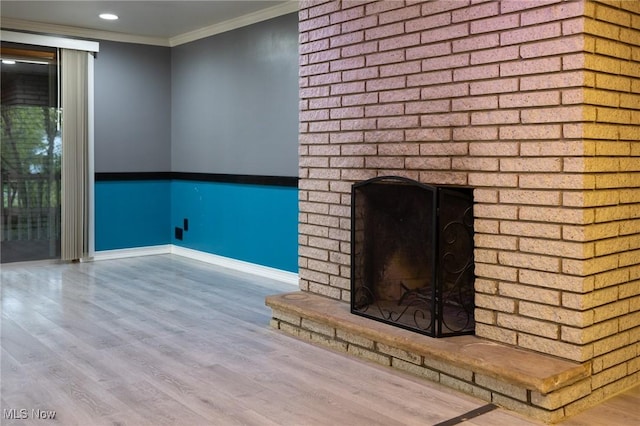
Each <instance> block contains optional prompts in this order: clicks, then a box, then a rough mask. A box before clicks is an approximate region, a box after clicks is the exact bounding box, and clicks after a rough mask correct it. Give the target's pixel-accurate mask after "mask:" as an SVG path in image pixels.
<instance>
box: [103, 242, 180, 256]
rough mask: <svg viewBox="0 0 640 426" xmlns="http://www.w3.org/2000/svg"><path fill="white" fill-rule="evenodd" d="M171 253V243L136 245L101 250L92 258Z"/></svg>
mask: <svg viewBox="0 0 640 426" xmlns="http://www.w3.org/2000/svg"><path fill="white" fill-rule="evenodd" d="M169 253H171V244H164V245H160V246H147V247H135V248H126V249H117V250H101V251H97V252H95V253H94V254H93V257H92V258H91V260H112V259H124V258H126V257H137V256H153V255H158V254H169Z"/></svg>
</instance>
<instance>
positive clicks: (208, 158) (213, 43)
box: [101, 13, 298, 176]
mask: <svg viewBox="0 0 640 426" xmlns="http://www.w3.org/2000/svg"><path fill="white" fill-rule="evenodd" d="M101 48H102V46H101ZM171 76H172V81H171V105H172V124H171V132H172V133H171V135H172V137H171V171H175V172H197V173H225V174H248V175H269V176H298V18H297V14H296V13H293V14H289V15H284V16H281V17H278V18H275V19H271V20H268V21H264V22H260V23H258V24H255V25H251V26H248V27H243V28H239V29H237V30H233V31H230V32H226V33H222V34H218V35H215V36H212V37H208V38H206V39H202V40H197V41H194V42H191V43H188V44H184V45H181V46H177V47H174V48H173V49H172V50H171Z"/></svg>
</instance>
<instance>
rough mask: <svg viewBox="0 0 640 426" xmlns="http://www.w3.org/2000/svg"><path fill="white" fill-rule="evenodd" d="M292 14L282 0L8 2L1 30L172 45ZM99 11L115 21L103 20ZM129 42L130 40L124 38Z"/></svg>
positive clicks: (0, 10) (292, 6)
mask: <svg viewBox="0 0 640 426" xmlns="http://www.w3.org/2000/svg"><path fill="white" fill-rule="evenodd" d="M295 10H297V2H292V1H287V0H276V1H268V0H259V1H248V0H233V1H222V0H208V1H202V0H201V1H187V0H185V1H125V0H121V1H56V0H53V1H25V0H22V1H7V0H2V1H1V3H0V17H1V23H2V27H3V29H14V30H31V31H34V30H36V28H40V29H42V30H44V31H45V32H48V33H56V34H65V33H66V35H78V36H85V37H88V36H90V35H91V34H93V35H94V37H96V38H104V39H111V40H122V41H133V42H136V41H137V42H148V43H149V44H160V45H163V44H164V45H169V46H170V45H175V44H180V43H181V42H186V41H191V40H192V39H197V38H200V36H207V35H212V34H215V33H216V32H221V31H218V30H219V29H224V28H227V27H229V28H228V29H232V28H233V27H239V26H242V25H247V24H250V23H253V22H259V21H260V20H263V19H269V18H270V17H275V16H279V15H281V14H284V13H290V12H292V11H295ZM102 12H110V13H115V14H116V15H118V16H119V17H120V19H118V20H117V21H104V20H102V19H100V18H99V17H98V14H100V13H102ZM126 38H129V39H130V40H126Z"/></svg>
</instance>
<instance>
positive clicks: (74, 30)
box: [0, 18, 169, 47]
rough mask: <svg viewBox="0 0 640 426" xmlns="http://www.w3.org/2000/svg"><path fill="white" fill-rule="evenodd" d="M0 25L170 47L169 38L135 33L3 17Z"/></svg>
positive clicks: (51, 33) (85, 37)
mask: <svg viewBox="0 0 640 426" xmlns="http://www.w3.org/2000/svg"><path fill="white" fill-rule="evenodd" d="M0 26H1V27H2V29H4V30H14V31H26V32H31V33H38V34H48V35H58V36H67V37H79V38H84V39H92V40H108V41H120V42H123V43H138V44H149V45H154V46H165V47H169V40H168V39H166V38H162V37H147V36H141V35H135V34H123V33H116V32H112V31H101V30H92V29H89V28H80V27H71V26H67V25H58V24H47V23H44V22H35V21H25V20H22V19H13V18H2V22H1V23H0Z"/></svg>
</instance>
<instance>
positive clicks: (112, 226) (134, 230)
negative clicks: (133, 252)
mask: <svg viewBox="0 0 640 426" xmlns="http://www.w3.org/2000/svg"><path fill="white" fill-rule="evenodd" d="M170 205H171V181H170V180H158V181H156V180H105V181H97V182H96V183H95V222H96V224H95V249H96V251H102V250H115V249H128V248H136V247H147V246H156V245H164V244H170V243H171V211H170Z"/></svg>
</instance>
